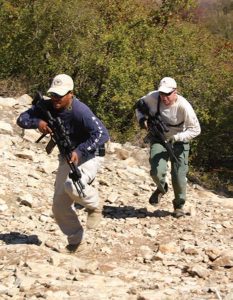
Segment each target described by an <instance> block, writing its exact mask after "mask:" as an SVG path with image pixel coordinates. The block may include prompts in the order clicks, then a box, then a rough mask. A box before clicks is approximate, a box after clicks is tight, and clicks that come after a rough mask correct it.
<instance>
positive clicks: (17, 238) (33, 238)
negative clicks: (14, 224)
mask: <svg viewBox="0 0 233 300" xmlns="http://www.w3.org/2000/svg"><path fill="white" fill-rule="evenodd" d="M0 240H1V241H4V242H5V243H6V244H7V245H10V244H14V245H15V244H31V245H37V246H40V245H41V243H42V242H41V241H40V240H39V238H38V236H37V235H35V234H32V235H26V234H22V233H20V232H10V233H3V234H0Z"/></svg>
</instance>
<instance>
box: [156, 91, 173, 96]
mask: <svg viewBox="0 0 233 300" xmlns="http://www.w3.org/2000/svg"><path fill="white" fill-rule="evenodd" d="M174 91H175V90H173V91H171V92H170V93H163V92H159V95H160V96H170V95H171V94H172V93H174Z"/></svg>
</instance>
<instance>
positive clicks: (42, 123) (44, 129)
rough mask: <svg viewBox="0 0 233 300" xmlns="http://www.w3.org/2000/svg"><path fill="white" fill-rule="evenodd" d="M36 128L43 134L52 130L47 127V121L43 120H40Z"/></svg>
mask: <svg viewBox="0 0 233 300" xmlns="http://www.w3.org/2000/svg"><path fill="white" fill-rule="evenodd" d="M38 129H39V130H40V132H42V133H43V134H47V133H52V130H51V128H49V126H48V123H47V122H45V121H44V120H40V122H39V126H38Z"/></svg>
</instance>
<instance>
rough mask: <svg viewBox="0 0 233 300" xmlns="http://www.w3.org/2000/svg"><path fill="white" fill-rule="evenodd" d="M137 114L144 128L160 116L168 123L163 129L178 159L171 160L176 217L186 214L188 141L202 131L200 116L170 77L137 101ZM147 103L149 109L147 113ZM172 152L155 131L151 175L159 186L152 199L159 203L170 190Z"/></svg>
mask: <svg viewBox="0 0 233 300" xmlns="http://www.w3.org/2000/svg"><path fill="white" fill-rule="evenodd" d="M136 107H137V108H136V116H137V120H138V122H139V124H140V127H141V128H145V129H147V130H150V121H151V120H153V118H154V117H155V116H157V117H158V116H159V118H160V119H161V120H162V122H163V123H164V124H165V125H166V127H167V129H168V130H167V132H163V134H164V136H165V139H166V141H169V142H170V145H171V146H172V148H173V151H174V154H175V156H176V158H177V161H174V160H171V178H172V186H173V190H174V196H175V199H174V200H173V207H174V214H173V215H174V217H177V218H179V217H182V216H184V215H185V212H184V210H183V207H184V204H185V201H186V184H187V182H186V174H187V172H188V156H189V149H190V146H189V141H190V140H191V139H193V138H195V137H196V136H198V135H199V134H200V132H201V128H200V124H199V121H198V119H197V116H196V114H195V112H194V110H193V108H192V106H191V105H190V103H189V102H188V101H187V100H186V99H185V98H184V97H182V96H181V95H179V94H178V93H177V83H176V81H175V80H174V79H173V78H171V77H165V78H163V79H162V80H161V81H160V84H159V87H158V90H156V91H152V92H150V93H149V94H147V95H145V96H144V97H142V98H141V99H140V100H139V101H138V103H137V105H136ZM142 107H144V108H145V107H146V111H147V113H145V109H142ZM168 160H169V153H168V151H167V149H166V148H165V147H164V145H162V144H161V141H160V140H159V138H156V134H155V135H154V136H153V139H152V140H150V165H151V177H152V179H153V180H154V182H155V183H156V185H157V189H156V190H155V191H154V192H153V194H152V195H151V197H150V199H149V202H150V204H151V205H154V206H156V205H157V204H158V203H159V201H160V199H161V198H162V196H163V195H164V194H165V193H166V192H167V191H168V184H167V182H166V173H167V168H168V166H167V163H168Z"/></svg>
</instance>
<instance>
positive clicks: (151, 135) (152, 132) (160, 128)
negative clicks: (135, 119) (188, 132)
mask: <svg viewBox="0 0 233 300" xmlns="http://www.w3.org/2000/svg"><path fill="white" fill-rule="evenodd" d="M136 108H137V109H138V110H139V111H140V112H141V113H143V114H145V115H146V116H147V117H148V119H144V120H147V124H148V129H149V132H148V134H147V135H146V136H145V138H144V143H153V142H155V141H158V142H159V143H160V144H161V145H163V147H164V148H165V149H166V150H167V152H168V154H169V157H170V159H171V161H174V162H176V163H178V159H177V157H176V156H175V153H174V151H173V149H172V144H171V143H170V142H169V141H168V140H167V139H166V137H165V134H164V133H165V132H168V131H169V129H168V127H167V125H166V124H165V123H164V122H163V120H162V118H161V116H160V114H159V113H157V114H155V116H151V115H150V112H149V108H148V106H147V104H146V103H145V102H144V100H143V99H139V101H138V102H137V104H136Z"/></svg>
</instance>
